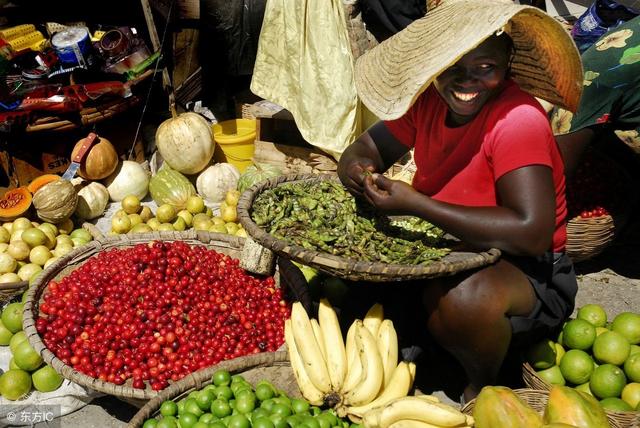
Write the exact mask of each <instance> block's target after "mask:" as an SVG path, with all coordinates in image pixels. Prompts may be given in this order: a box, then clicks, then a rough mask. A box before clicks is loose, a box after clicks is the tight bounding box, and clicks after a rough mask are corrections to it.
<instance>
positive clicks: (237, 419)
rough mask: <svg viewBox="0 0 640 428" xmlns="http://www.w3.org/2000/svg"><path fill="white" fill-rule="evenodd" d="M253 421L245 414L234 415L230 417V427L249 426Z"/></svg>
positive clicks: (243, 427) (245, 427)
mask: <svg viewBox="0 0 640 428" xmlns="http://www.w3.org/2000/svg"><path fill="white" fill-rule="evenodd" d="M250 426H251V423H250V422H249V419H247V417H246V416H245V415H233V416H231V417H230V418H229V422H228V424H227V427H228V428H249V427H250Z"/></svg>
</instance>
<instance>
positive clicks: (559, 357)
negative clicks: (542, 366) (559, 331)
mask: <svg viewBox="0 0 640 428" xmlns="http://www.w3.org/2000/svg"><path fill="white" fill-rule="evenodd" d="M553 346H554V348H556V366H559V365H560V361H562V357H564V354H565V353H566V352H565V350H564V348H563V347H562V345H561V344H559V343H558V342H555V343H554V344H553Z"/></svg>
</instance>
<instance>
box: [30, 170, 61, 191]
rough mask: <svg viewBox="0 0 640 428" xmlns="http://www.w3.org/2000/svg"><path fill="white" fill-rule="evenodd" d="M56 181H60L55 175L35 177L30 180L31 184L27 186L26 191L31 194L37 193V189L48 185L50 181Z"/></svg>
mask: <svg viewBox="0 0 640 428" xmlns="http://www.w3.org/2000/svg"><path fill="white" fill-rule="evenodd" d="M56 180H60V176H59V175H56V174H44V175H41V176H40V177H36V178H34V179H33V180H31V183H29V185H28V186H27V190H29V192H31V194H34V193H36V192H37V191H38V189H40V188H41V187H42V186H44V185H45V184H49V183H51V182H52V181H56Z"/></svg>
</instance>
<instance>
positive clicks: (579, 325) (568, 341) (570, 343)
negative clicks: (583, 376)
mask: <svg viewBox="0 0 640 428" xmlns="http://www.w3.org/2000/svg"><path fill="white" fill-rule="evenodd" d="M595 339H596V328H595V327H594V326H593V325H591V323H590V322H588V321H585V320H581V319H573V320H571V321H569V322H567V323H566V324H565V326H564V328H563V329H562V344H563V345H564V346H565V348H569V349H581V350H583V351H586V350H587V349H589V348H591V346H592V345H593V341H594V340H595Z"/></svg>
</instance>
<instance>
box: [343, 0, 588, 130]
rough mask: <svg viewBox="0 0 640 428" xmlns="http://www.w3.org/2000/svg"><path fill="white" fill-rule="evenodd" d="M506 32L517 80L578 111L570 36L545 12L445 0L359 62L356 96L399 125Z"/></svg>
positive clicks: (578, 81)
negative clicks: (467, 58) (455, 69)
mask: <svg viewBox="0 0 640 428" xmlns="http://www.w3.org/2000/svg"><path fill="white" fill-rule="evenodd" d="M501 29H504V31H505V32H507V33H508V34H509V35H510V36H511V38H512V40H513V43H514V48H515V54H514V58H513V61H512V64H511V78H512V79H513V80H515V81H516V82H517V83H518V84H519V85H520V87H521V88H522V89H523V90H525V91H527V92H529V93H530V94H531V95H533V96H536V97H538V98H542V99H544V100H546V101H549V102H550V103H553V104H555V105H559V106H562V107H564V108H565V109H568V110H570V111H575V110H576V109H577V106H578V103H579V101H580V96H581V94H582V80H583V79H582V62H581V59H580V54H579V53H578V50H577V48H576V46H575V43H574V42H573V40H572V39H571V36H570V35H569V34H568V33H567V32H566V30H565V29H564V28H563V27H562V25H561V24H560V23H559V22H558V21H556V20H555V19H553V18H552V17H551V16H549V15H548V14H546V13H545V12H543V11H542V10H540V9H537V8H535V7H531V6H524V5H518V4H515V3H513V2H511V1H509V0H446V1H445V2H443V3H442V5H440V6H438V7H436V8H435V9H433V10H432V11H430V12H429V13H428V14H427V15H425V16H424V17H423V18H420V19H418V20H416V21H414V22H413V23H411V24H410V25H409V26H407V27H406V28H405V29H404V30H402V31H400V32H398V33H397V34H395V35H394V36H392V37H390V38H389V39H387V40H385V41H383V42H382V43H380V44H379V45H378V46H376V47H375V48H373V49H371V50H370V51H368V52H367V53H365V54H364V55H362V56H361V57H360V58H359V59H358V61H357V63H356V70H355V72H356V73H355V83H356V89H357V91H358V95H359V97H360V99H361V100H362V102H363V103H364V104H365V105H366V106H367V108H369V110H371V111H372V112H373V113H374V114H375V115H376V116H378V118H380V119H383V120H392V119H397V118H398V117H400V116H402V115H403V114H404V113H405V112H406V111H407V110H408V109H409V107H411V105H412V104H413V103H414V101H415V100H416V98H417V97H418V96H419V95H420V94H421V93H422V92H423V91H424V90H425V89H426V88H427V87H428V86H429V85H430V84H431V82H433V80H434V79H435V78H436V77H437V76H438V75H439V74H440V73H441V72H443V71H444V70H446V69H447V68H448V67H450V66H451V65H453V64H455V63H456V61H458V60H459V59H460V58H461V57H462V56H464V55H465V54H466V53H468V52H469V51H470V50H472V49H473V48H475V47H476V46H478V45H480V44H481V43H482V42H483V41H484V40H486V39H487V38H488V37H489V36H491V35H492V34H495V33H496V31H499V30H501Z"/></svg>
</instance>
